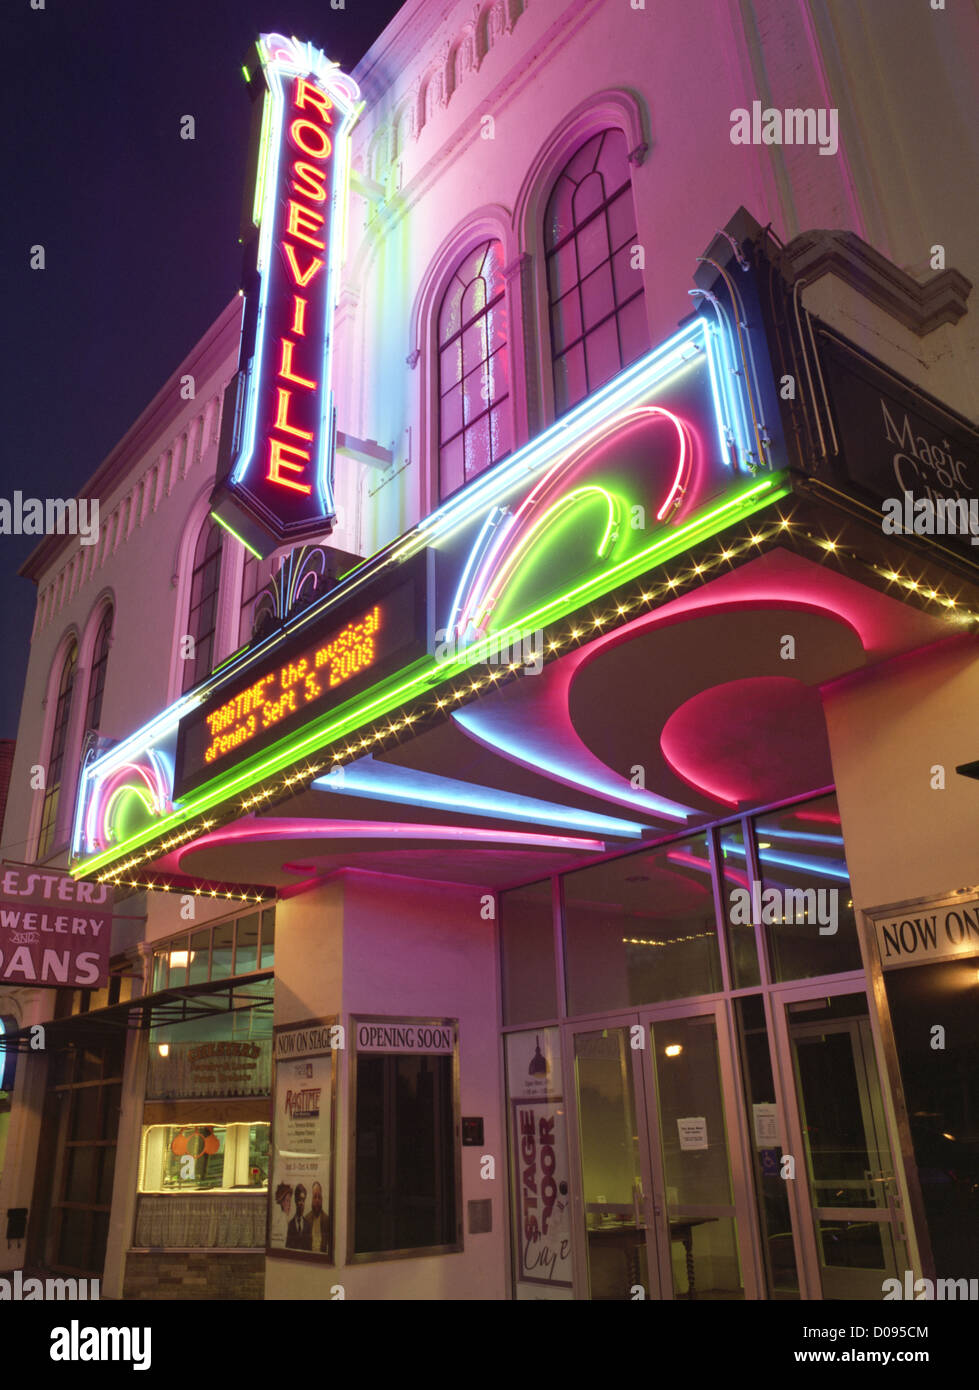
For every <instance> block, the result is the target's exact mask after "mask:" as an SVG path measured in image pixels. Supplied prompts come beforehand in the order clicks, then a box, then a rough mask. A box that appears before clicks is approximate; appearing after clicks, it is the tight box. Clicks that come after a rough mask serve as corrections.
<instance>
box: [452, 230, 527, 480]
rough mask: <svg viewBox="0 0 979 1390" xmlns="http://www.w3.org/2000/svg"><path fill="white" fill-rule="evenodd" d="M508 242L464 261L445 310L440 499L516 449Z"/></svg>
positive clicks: (471, 254) (490, 244) (481, 248)
mask: <svg viewBox="0 0 979 1390" xmlns="http://www.w3.org/2000/svg"><path fill="white" fill-rule="evenodd" d="M504 290H505V282H504V278H503V247H502V246H501V245H500V243H499V242H498V241H484V242H483V243H482V244H481V245H480V246H477V247H476V249H475V251H470V252H469V253H468V255H466V256H464V257H463V259H462V260H461V261H460V262H459V264H458V265H457V266H456V269H455V272H454V273H453V276H452V278H451V280H450V281H449V284H448V288H447V289H446V291H445V294H444V295H443V296H442V303H441V305H440V306H439V314H438V354H439V358H438V391H439V496H440V497H441V498H445V497H448V496H449V494H450V493H453V492H455V491H456V490H457V489H458V488H460V487H462V485H463V484H464V483H467V482H468V481H469V480H470V478H475V477H476V475H477V474H478V473H482V471H483V469H484V468H489V466H490V464H493V463H497V462H498V461H499V460H500V459H501V458H505V457H506V455H507V454H508V453H509V452H510V450H511V449H512V448H513V438H512V432H511V428H510V403H509V399H508V397H509V394H510V360H509V349H508V347H507V323H506V303H505V300H504Z"/></svg>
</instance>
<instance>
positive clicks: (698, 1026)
mask: <svg viewBox="0 0 979 1390" xmlns="http://www.w3.org/2000/svg"><path fill="white" fill-rule="evenodd" d="M836 988H837V990H839V988H840V985H839V981H837V982H836ZM830 991H831V986H829V984H828V983H824V984H823V985H822V986H820V985H818V984H814V983H813V982H811V981H810V982H807V984H806V985H805V986H793V987H789V988H781V989H779V988H775V989H773V990H772V993H771V1000H770V1003H771V1015H770V1016H771V1017H772V1018H773V1019H774V1032H773V1033H771V1034H770V1036H769V1046H770V1049H771V1062H772V1071H773V1073H776V1074H777V1075H778V1076H779V1078H780V1085H779V1087H778V1099H779V1103H778V1104H775V1103H771V1104H766V1105H764V1106H759V1105H755V1106H754V1107H750V1106H749V1105H748V1104H747V1101H746V1099H745V1095H746V1093H745V1091H744V1089H743V1087H742V1082H741V1079H740V1070H739V1064H738V1062H737V1059H736V1058H735V1056H734V1049H733V1045H732V1039H733V1038H734V1037H735V1030H734V1027H733V1022H732V1018H731V1012H730V1011H731V1010H732V1008H733V1006H734V1003H735V1001H729V1000H716V1001H700V1002H698V1003H696V1004H690V1005H687V1006H675V1005H674V1006H663V1007H661V1008H656V1009H646V1010H638V1011H636V1012H635V1013H628V1014H616V1015H614V1016H611V1017H609V1018H602V1019H600V1020H597V1021H591V1022H587V1023H575V1024H565V1025H564V1046H565V1066H566V1068H567V1072H566V1074H567V1075H569V1076H571V1077H573V1078H574V1085H573V1088H572V1096H571V1100H572V1105H573V1118H572V1124H573V1128H574V1129H576V1131H577V1144H576V1145H575V1146H574V1147H575V1149H576V1157H577V1162H576V1164H575V1167H574V1169H573V1172H574V1178H575V1185H576V1188H577V1191H578V1193H580V1203H577V1204H576V1208H575V1215H576V1237H577V1238H576V1240H575V1243H574V1245H575V1251H576V1270H575V1275H576V1278H575V1284H576V1292H577V1296H578V1297H583V1298H592V1299H599V1300H610V1299H638V1298H649V1299H666V1300H669V1299H679V1300H684V1301H705V1302H706V1301H709V1300H717V1299H725V1300H731V1299H742V1298H750V1299H752V1298H765V1297H766V1296H769V1297H771V1296H775V1291H774V1290H773V1289H772V1288H771V1287H770V1285H771V1278H770V1274H769V1275H766V1272H765V1271H766V1264H765V1259H764V1245H763V1242H764V1241H765V1240H766V1239H770V1238H771V1237H770V1233H768V1232H766V1231H765V1229H764V1224H763V1222H762V1223H761V1224H760V1223H759V1214H760V1208H759V1202H761V1201H763V1200H764V1197H763V1195H762V1193H761V1192H760V1191H759V1190H757V1189H758V1181H757V1177H756V1176H754V1175H755V1174H756V1172H757V1168H758V1162H757V1160H758V1155H757V1154H756V1153H755V1152H754V1151H753V1145H755V1144H756V1143H761V1144H763V1145H764V1146H765V1148H764V1157H765V1162H766V1164H768V1165H770V1167H771V1170H772V1174H773V1177H774V1175H775V1174H777V1179H775V1180H777V1181H779V1182H780V1183H781V1182H784V1183H785V1185H786V1191H787V1195H788V1203H787V1207H788V1211H789V1213H790V1218H791V1226H792V1230H791V1232H786V1233H785V1237H779V1239H785V1238H788V1239H790V1240H791V1243H792V1248H793V1250H794V1252H795V1259H796V1262H797V1265H798V1269H799V1293H800V1295H801V1297H803V1298H810V1299H820V1298H822V1299H873V1300H879V1299H880V1298H881V1296H882V1287H881V1286H882V1282H883V1280H884V1279H886V1278H892V1277H902V1275H903V1271H904V1269H905V1268H907V1254H906V1241H905V1231H904V1224H903V1213H902V1211H901V1208H900V1202H899V1196H898V1186H897V1182H896V1175H895V1172H894V1166H893V1163H892V1157H891V1155H892V1149H891V1143H890V1139H889V1136H888V1130H887V1122H886V1117H885V1111H884V1105H883V1100H882V1096H881V1089H880V1080H879V1074H878V1068H877V1061H876V1056H875V1052H874V1040H873V1036H872V1033H871V1027H870V1015H869V1009H868V1004H867V997H866V994H865V993H864V992H863V991H862V990H859V989H856V988H853V987H851V988H850V989H849V990H848V991H847V992H841V993H836V994H833V993H831V992H830ZM759 997H760V996H759ZM752 1109H753V1111H754V1112H758V1113H752ZM762 1124H764V1126H765V1128H764V1129H762V1128H760V1126H761V1125H762ZM575 1169H576V1171H575Z"/></svg>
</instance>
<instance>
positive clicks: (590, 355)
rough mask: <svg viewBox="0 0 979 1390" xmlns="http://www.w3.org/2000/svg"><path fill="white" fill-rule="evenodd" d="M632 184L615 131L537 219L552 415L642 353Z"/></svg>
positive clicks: (596, 144)
mask: <svg viewBox="0 0 979 1390" xmlns="http://www.w3.org/2000/svg"><path fill="white" fill-rule="evenodd" d="M636 239H637V225H636V210H635V204H634V202H633V197H632V180H631V178H630V174H629V160H628V157H627V154H626V141H625V136H624V135H623V133H622V131H621V130H603V131H600V132H599V133H598V134H597V135H593V136H592V138H591V139H590V140H589V141H588V142H587V143H586V144H584V145H582V147H581V149H580V150H578V152H577V154H575V156H574V157H573V158H572V159H571V160H569V162H568V163H567V164H566V165H565V167H564V169H563V171H562V172H561V174H560V175H559V176H558V179H557V182H556V183H555V185H554V188H553V190H552V192H551V196H550V199H549V200H548V204H547V212H546V214H545V217H544V250H545V255H546V263H547V291H548V304H549V306H550V319H551V356H552V360H553V368H554V408H555V412H556V413H557V414H558V415H561V414H563V413H564V411H566V410H570V408H571V407H572V406H573V405H577V403H578V402H579V401H581V400H583V399H584V398H585V397H586V396H588V395H590V394H591V392H592V391H595V390H597V388H598V387H599V386H601V385H602V384H603V383H604V382H606V381H608V380H609V378H610V377H613V376H615V374H616V372H619V371H621V370H622V368H623V367H627V366H628V365H629V363H630V362H634V361H635V360H636V358H637V357H641V356H642V355H643V353H644V352H648V350H649V346H650V343H649V328H648V326H647V323H646V306H645V302H644V296H643V278H642V271H641V270H633V268H632V247H633V246H634V245H635V243H636Z"/></svg>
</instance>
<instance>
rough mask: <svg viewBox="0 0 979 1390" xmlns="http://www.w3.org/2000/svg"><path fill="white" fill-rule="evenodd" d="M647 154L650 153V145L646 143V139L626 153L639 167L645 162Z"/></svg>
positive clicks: (636, 166)
mask: <svg viewBox="0 0 979 1390" xmlns="http://www.w3.org/2000/svg"><path fill="white" fill-rule="evenodd" d="M647 154H649V146H648V145H647V144H646V142H645V140H643V141H641V142H640V143H639V144H638V145H636V146H635V147H634V148H633V149H631V150H630V151H629V153H628V154H627V155H626V159H627V160H628V161H629V163H630V164H632V165H633V166H634V167H635V168H637V169H638V168H639V166H640V164H644V163H645V161H646V156H647Z"/></svg>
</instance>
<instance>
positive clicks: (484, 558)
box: [447, 405, 692, 640]
mask: <svg viewBox="0 0 979 1390" xmlns="http://www.w3.org/2000/svg"><path fill="white" fill-rule="evenodd" d="M650 419H662V420H665V421H667V422H668V423H669V424H670V425H672V427H673V429H674V430H675V431H676V435H677V442H678V446H679V447H678V451H677V466H676V472H675V474H674V477H673V480H672V482H671V484H670V487H669V490H668V491H667V493H666V497H665V498H664V500H663V502H662V504H661V506H660V508H659V510H658V511H657V513H656V520H657V521H663V520H664V519H665V517H666V516H667V514H668V513H669V512H670V510H671V509H672V508H674V507H675V505H676V503H677V502H678V501H679V498H680V497H681V496H682V493H683V487H684V484H685V482H686V480H687V475H688V472H689V469H690V460H691V455H692V449H691V446H690V439H689V434H688V431H687V427H686V425H685V424H684V423H683V421H682V420H680V419H679V417H678V416H676V415H674V414H673V412H672V411H670V410H666V409H664V408H663V407H662V406H657V405H652V406H640V407H637V408H635V409H633V410H627V411H624V412H623V413H622V414H620V415H616V416H614V417H613V418H612V419H611V420H605V421H603V422H602V423H601V424H599V425H598V426H596V427H595V428H594V429H593V430H590V431H589V432H588V433H587V434H586V435H585V436H584V437H583V438H582V439H581V440H579V441H578V442H577V443H576V445H575V446H574V448H573V449H571V451H570V452H569V453H567V454H564V455H563V456H562V457H561V458H559V459H558V460H557V462H556V463H554V464H552V466H551V467H550V468H549V469H548V470H547V472H546V473H545V474H544V475H543V477H541V478H540V479H539V480H538V481H537V482H536V483H535V484H534V486H533V487H532V488H531V490H530V492H528V493H527V495H526V496H525V497H524V498H523V500H522V501H521V502H520V503H519V504H518V505H517V507H516V509H515V510H514V511H512V512H511V511H510V510H509V508H506V507H494V508H493V509H492V510H491V511H490V513H489V515H488V516H487V518H486V520H485V521H484V523H483V526H482V528H481V529H480V532H479V535H478V536H477V538H476V542H475V544H474V546H473V548H472V551H471V552H470V554H469V557H468V559H467V561H466V564H465V566H464V567H463V572H462V578H461V579H460V582H459V587H458V589H457V591H456V595H455V598H454V600H453V604H452V610H451V613H450V617H449V621H448V624H447V632H448V633H449V634H450V635H451V636H453V637H455V638H460V639H462V640H468V639H469V637H471V636H472V635H473V634H474V635H475V636H476V637H482V636H484V635H485V633H486V631H487V628H488V624H489V621H490V618H491V616H492V613H493V611H494V609H495V608H496V607H498V605H499V603H500V600H501V598H502V597H503V595H504V592H505V590H506V588H507V586H508V585H509V584H510V583H511V582H512V581H513V579H514V577H515V575H516V574H517V573H518V572H519V570H520V568H521V566H522V565H523V564H524V562H525V561H526V558H527V552H528V550H529V549H530V547H531V545H532V544H533V543H534V542H536V541H538V540H539V539H540V537H541V535H542V534H543V532H544V531H545V530H547V529H548V528H549V527H550V526H551V525H553V524H554V522H555V521H557V520H558V519H559V518H560V517H563V516H564V515H566V514H567V512H568V510H569V508H573V507H576V506H579V505H582V504H587V503H589V502H592V501H594V500H595V498H596V497H602V498H604V500H605V503H606V508H607V513H608V519H607V522H606V526H605V530H604V533H603V535H602V538H601V540H600V542H599V544H598V548H597V551H596V555H597V558H599V559H602V558H604V557H605V556H606V555H607V553H608V551H609V549H610V547H611V545H612V544H613V542H614V541H615V540H616V539H617V537H618V520H619V515H618V506H617V502H616V499H615V498H614V497H613V496H612V494H611V493H610V492H608V491H607V489H605V488H602V487H599V486H598V485H597V484H584V485H582V486H580V487H577V488H574V489H573V490H572V491H570V492H562V491H561V488H562V485H563V484H564V483H565V481H566V480H567V477H568V474H569V473H571V472H572V471H573V470H574V469H575V468H576V467H577V466H578V465H579V464H580V463H581V462H582V460H583V459H584V458H585V457H586V456H587V455H588V454H589V453H590V452H592V451H593V450H594V449H595V448H597V447H598V446H599V445H601V444H603V443H604V442H606V441H607V440H609V439H611V438H612V437H613V436H615V435H617V434H620V433H622V432H623V431H624V430H627V429H630V428H632V427H633V426H635V425H640V424H644V423H646V422H648V421H649V420H650ZM467 586H468V589H467Z"/></svg>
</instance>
